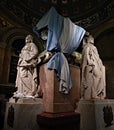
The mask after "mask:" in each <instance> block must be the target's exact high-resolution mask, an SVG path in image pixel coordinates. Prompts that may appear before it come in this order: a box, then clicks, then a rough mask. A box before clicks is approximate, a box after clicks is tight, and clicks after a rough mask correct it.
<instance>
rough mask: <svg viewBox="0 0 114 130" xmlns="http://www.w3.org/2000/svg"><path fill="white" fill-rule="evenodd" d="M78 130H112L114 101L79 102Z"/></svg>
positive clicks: (113, 129)
mask: <svg viewBox="0 0 114 130" xmlns="http://www.w3.org/2000/svg"><path fill="white" fill-rule="evenodd" d="M79 106H80V115H81V117H80V120H81V129H80V130H114V119H113V116H114V100H107V99H106V100H80V103H79Z"/></svg>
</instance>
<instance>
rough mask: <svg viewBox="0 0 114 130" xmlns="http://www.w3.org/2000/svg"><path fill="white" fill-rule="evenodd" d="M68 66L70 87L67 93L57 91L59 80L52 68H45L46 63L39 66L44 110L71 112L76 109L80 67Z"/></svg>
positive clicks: (78, 94)
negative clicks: (70, 80)
mask: <svg viewBox="0 0 114 130" xmlns="http://www.w3.org/2000/svg"><path fill="white" fill-rule="evenodd" d="M69 66H70V74H71V79H72V85H73V86H72V89H71V91H70V93H69V94H68V95H64V94H62V93H60V92H59V81H58V79H57V75H56V73H55V71H54V70H49V69H47V66H46V64H45V65H42V66H41V67H40V86H41V88H42V89H43V102H44V109H43V111H44V112H50V113H58V112H71V111H74V110H75V109H76V102H77V101H78V100H79V99H80V68H79V67H77V66H73V65H69Z"/></svg>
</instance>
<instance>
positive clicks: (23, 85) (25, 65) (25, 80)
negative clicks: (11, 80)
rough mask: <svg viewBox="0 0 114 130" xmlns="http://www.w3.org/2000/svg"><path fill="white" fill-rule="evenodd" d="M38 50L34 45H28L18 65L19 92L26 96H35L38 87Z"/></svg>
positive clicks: (17, 82) (22, 52) (17, 83)
mask: <svg viewBox="0 0 114 130" xmlns="http://www.w3.org/2000/svg"><path fill="white" fill-rule="evenodd" d="M37 55H38V49H37V47H36V45H35V44H34V43H27V44H26V45H25V46H24V47H23V48H22V50H21V53H20V56H19V61H18V65H17V78H16V87H17V89H18V90H17V92H16V93H20V94H23V95H25V96H34V95H35V94H36V91H37V87H38V82H37V81H38V80H37V67H36V65H37Z"/></svg>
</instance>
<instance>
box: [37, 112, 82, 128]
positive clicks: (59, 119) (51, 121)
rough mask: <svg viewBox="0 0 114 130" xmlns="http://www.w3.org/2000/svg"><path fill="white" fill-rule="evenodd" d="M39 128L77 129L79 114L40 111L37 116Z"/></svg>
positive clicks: (78, 126)
mask: <svg viewBox="0 0 114 130" xmlns="http://www.w3.org/2000/svg"><path fill="white" fill-rule="evenodd" d="M37 123H38V125H39V128H40V130H70V129H71V130H79V128H80V114H79V113H75V112H69V113H68V112H67V113H57V114H54V113H42V114H40V115H38V116H37Z"/></svg>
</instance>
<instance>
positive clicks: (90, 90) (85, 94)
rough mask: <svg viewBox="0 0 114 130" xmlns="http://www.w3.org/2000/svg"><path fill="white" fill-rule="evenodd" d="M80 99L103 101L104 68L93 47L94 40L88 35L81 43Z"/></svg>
mask: <svg viewBox="0 0 114 130" xmlns="http://www.w3.org/2000/svg"><path fill="white" fill-rule="evenodd" d="M82 58H83V60H82V82H81V97H82V98H83V99H104V98H105V96H106V92H105V91H106V90H105V67H104V65H103V64H102V61H101V59H100V57H99V54H98V51H97V48H96V47H95V46H94V38H93V37H92V35H88V36H87V37H86V38H85V39H84V42H83V51H82Z"/></svg>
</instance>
